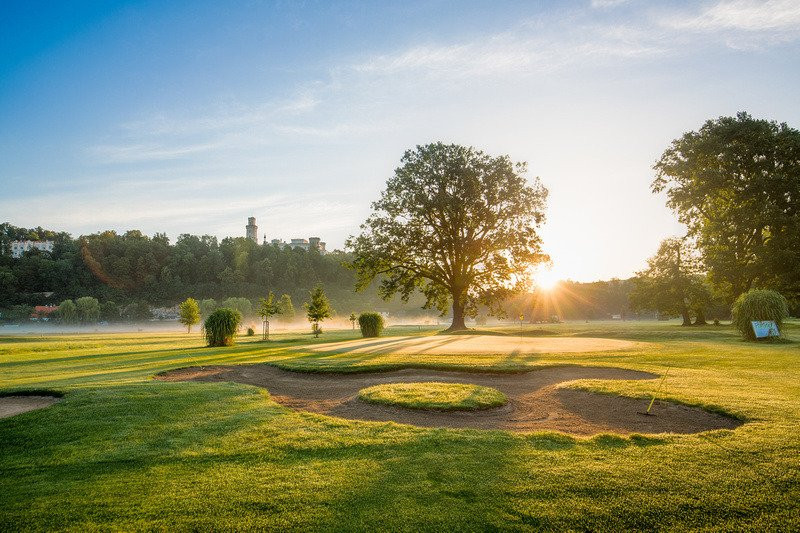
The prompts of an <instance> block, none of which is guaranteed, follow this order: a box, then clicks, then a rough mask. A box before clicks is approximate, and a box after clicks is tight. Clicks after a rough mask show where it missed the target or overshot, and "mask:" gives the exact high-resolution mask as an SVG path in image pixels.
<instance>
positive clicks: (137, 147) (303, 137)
mask: <svg viewBox="0 0 800 533" xmlns="http://www.w3.org/2000/svg"><path fill="white" fill-rule="evenodd" d="M0 10H2V12H1V13H0V15H2V16H0V189H1V190H2V195H0V219H2V221H9V222H11V223H12V224H15V225H18V226H35V225H41V226H45V227H51V228H54V229H63V230H66V231H69V232H71V233H73V234H74V235H79V234H85V233H93V232H97V231H101V230H105V229H115V230H117V231H125V230H127V229H131V228H135V229H141V230H142V231H144V232H146V233H149V234H153V233H155V232H157V231H163V232H166V233H167V234H168V235H170V236H171V237H172V238H175V237H176V236H177V235H178V234H180V233H195V234H204V233H208V234H213V235H217V236H219V237H224V236H226V235H243V234H244V225H245V224H246V218H247V216H251V215H252V216H256V217H257V219H258V224H259V227H260V233H261V234H264V233H266V234H267V236H268V238H274V237H279V238H283V239H288V238H291V237H296V236H303V237H306V236H309V235H319V236H321V237H322V238H323V240H327V241H328V243H329V246H332V247H341V246H342V244H343V242H344V240H345V238H346V237H347V236H348V235H350V234H353V233H356V232H357V231H358V225H359V224H360V223H361V222H362V221H363V219H364V218H365V217H366V216H367V214H368V213H369V202H370V201H372V200H374V199H375V198H376V197H377V196H378V194H379V192H380V190H381V188H382V186H383V184H384V183H385V180H386V178H388V177H389V176H390V175H391V174H392V171H393V169H394V168H395V166H396V165H397V163H398V161H399V159H400V156H401V155H402V153H403V151H404V150H405V149H407V148H410V147H413V146H414V145H416V144H422V143H427V142H431V141H438V140H442V141H445V142H457V143H462V144H469V145H474V146H476V147H478V148H481V149H483V150H485V151H488V152H490V153H495V154H508V155H510V156H511V157H512V158H513V159H515V160H523V161H527V162H528V164H529V169H530V170H529V175H531V176H539V177H540V179H541V180H542V182H543V183H544V184H545V186H547V187H548V188H549V189H550V193H551V195H550V205H549V209H548V222H547V225H546V226H545V228H544V229H543V236H544V239H545V249H546V251H547V252H549V253H550V254H551V255H552V257H553V260H554V273H555V274H557V275H558V276H559V277H569V278H572V279H577V280H593V279H598V278H600V279H602V278H609V277H612V276H619V277H625V276H628V275H631V274H632V273H633V272H634V271H635V270H637V269H639V268H641V267H642V266H643V265H644V262H645V260H646V258H647V257H648V256H649V255H651V254H652V253H653V252H654V251H655V250H656V248H657V246H658V242H659V240H660V239H661V238H663V237H665V236H671V235H678V234H680V233H681V231H682V229H681V227H680V226H679V225H678V224H677V223H676V222H675V219H674V216H673V215H672V214H671V213H670V212H669V211H668V210H667V209H666V208H665V207H664V199H663V197H659V196H656V195H653V194H651V193H650V190H649V184H650V182H651V180H652V178H653V174H652V170H651V166H652V164H653V162H654V161H655V159H656V158H657V157H658V156H659V154H660V153H661V152H662V151H663V150H664V149H665V148H666V147H667V145H668V144H669V142H670V141H671V140H672V139H673V138H675V137H677V136H679V135H680V134H681V133H682V132H684V131H687V130H690V129H696V128H698V127H699V126H700V125H701V124H702V122H703V121H704V120H706V119H708V118H714V117H717V116H720V115H732V114H734V113H736V112H737V111H740V110H746V111H749V112H750V113H751V114H753V115H755V116H757V117H762V118H769V119H775V120H778V121H781V122H788V123H789V124H790V125H792V126H794V127H799V126H800V105H798V104H800V97H798V90H797V89H798V87H800V2H798V1H797V0H768V1H760V2H759V1H754V0H704V1H696V2H670V1H657V2H656V1H653V2H648V1H645V0H628V1H625V0H593V1H592V0H583V1H565V2H497V1H495V2H465V1H458V2H455V1H430V2H414V1H406V2H395V3H390V2H338V3H326V2H299V1H280V2H256V1H252V2H236V3H234V2H198V1H195V2H171V3H168V2H77V1H75V2H52V3H47V2H19V3H17V4H14V3H11V2H8V1H6V2H3V3H2V6H1V7H0Z"/></svg>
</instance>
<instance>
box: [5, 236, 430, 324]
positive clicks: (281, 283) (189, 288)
mask: <svg viewBox="0 0 800 533" xmlns="http://www.w3.org/2000/svg"><path fill="white" fill-rule="evenodd" d="M32 233H35V234H37V235H40V236H43V238H48V239H52V240H53V241H54V250H53V252H52V253H40V252H38V251H34V252H30V253H28V254H25V256H23V257H22V258H20V259H13V258H11V257H10V255H2V254H0V310H7V309H9V308H10V307H11V306H12V305H14V304H28V305H44V304H48V303H50V304H57V303H58V302H60V301H63V300H66V299H72V300H73V301H74V300H75V299H76V298H79V297H82V296H92V297H94V298H97V299H98V300H99V301H100V302H106V301H113V302H116V303H117V305H118V306H119V308H120V310H121V315H122V318H123V319H125V320H134V319H135V320H143V319H146V318H149V317H145V316H144V313H138V317H137V318H129V316H130V315H131V313H126V312H125V311H126V307H127V306H129V305H130V304H132V303H135V302H144V303H145V304H147V305H151V306H154V307H171V306H173V305H175V304H177V303H178V302H180V301H183V300H184V299H185V298H186V297H187V296H188V295H192V296H193V297H194V298H196V299H197V300H198V303H199V304H200V314H201V316H202V317H203V319H205V318H208V316H209V315H210V314H211V312H213V310H214V309H216V307H217V306H218V303H219V302H222V301H223V300H225V299H226V298H228V297H230V296H236V297H240V298H246V299H247V300H249V301H250V302H252V303H255V302H257V301H258V299H259V298H261V297H262V296H264V293H265V291H267V290H271V291H273V292H274V293H275V294H276V296H277V295H282V296H281V298H280V306H281V320H284V321H287V322H289V321H292V320H293V319H294V318H295V313H296V310H295V306H293V305H291V304H292V301H294V302H298V301H300V302H301V301H303V299H304V298H305V297H306V295H307V294H308V292H309V291H310V290H311V289H312V288H314V286H315V285H317V284H318V283H323V284H324V285H325V287H326V289H327V292H328V296H329V298H331V301H332V302H334V304H335V306H337V307H339V306H342V308H347V309H369V308H374V307H375V306H376V305H381V306H382V307H383V308H386V309H387V310H389V311H390V312H392V313H393V314H398V313H400V312H402V311H403V310H404V308H405V307H404V304H403V303H402V302H401V301H400V300H399V298H398V299H396V300H394V301H392V302H387V303H383V302H381V299H380V297H379V296H378V295H377V293H376V291H374V290H369V291H365V292H361V293H356V292H355V290H354V285H355V279H356V278H355V274H354V273H353V272H352V271H351V270H349V269H348V268H346V267H345V266H343V263H345V262H348V261H350V260H351V259H352V256H351V255H349V254H345V253H342V252H339V251H332V252H329V253H327V254H324V255H323V254H320V253H319V252H318V251H316V250H301V249H293V248H291V247H289V246H280V245H273V244H256V243H254V242H253V241H250V240H248V239H245V238H238V237H236V238H225V239H222V240H220V241H218V240H217V238H215V237H211V236H207V235H205V236H195V235H181V236H179V237H178V239H177V241H176V242H175V243H174V244H171V243H170V242H169V241H168V239H167V238H166V237H165V236H164V235H162V234H156V235H154V236H152V237H150V236H147V235H143V234H142V233H141V232H140V231H135V230H132V231H128V232H125V233H121V234H118V233H116V232H114V231H105V232H101V233H96V234H93V235H87V236H83V237H80V238H77V239H72V238H71V237H70V236H69V235H68V234H66V233H60V234H57V233H54V232H50V231H47V230H43V229H42V228H35V229H25V228H17V227H15V226H11V225H10V224H0V245H2V246H6V247H8V246H10V245H9V243H10V242H11V241H12V240H15V239H21V238H27V237H26V236H27V235H29V234H32ZM50 292H52V293H53V295H52V296H49V297H48V296H45V294H46V293H50ZM418 303H419V304H420V305H421V301H420V302H417V301H415V302H414V304H418ZM131 310H132V309H131ZM139 310H140V311H141V308H140V309H139ZM243 311H247V309H244V310H243ZM413 312H414V313H415V314H416V315H418V314H419V313H418V311H417V310H414V311H413ZM4 314H5V313H4ZM101 314H102V313H101Z"/></svg>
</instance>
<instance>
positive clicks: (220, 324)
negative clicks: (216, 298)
mask: <svg viewBox="0 0 800 533" xmlns="http://www.w3.org/2000/svg"><path fill="white" fill-rule="evenodd" d="M241 323H242V315H241V314H240V313H239V311H236V310H234V309H228V308H227V307H221V308H219V309H217V310H216V311H214V312H213V313H211V315H210V316H209V317H208V318H207V319H206V321H205V324H204V326H203V327H204V330H205V334H206V340H207V341H208V345H209V346H233V344H234V343H233V336H234V335H236V332H237V331H239V325H240V324H241Z"/></svg>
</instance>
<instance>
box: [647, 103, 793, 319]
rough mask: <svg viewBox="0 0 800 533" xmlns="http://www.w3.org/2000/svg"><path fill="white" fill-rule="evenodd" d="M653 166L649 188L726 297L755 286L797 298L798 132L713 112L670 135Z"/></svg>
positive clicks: (741, 116) (734, 295) (761, 121)
mask: <svg viewBox="0 0 800 533" xmlns="http://www.w3.org/2000/svg"><path fill="white" fill-rule="evenodd" d="M654 169H655V170H656V178H655V180H654V181H653V183H652V189H653V191H654V192H662V191H664V192H666V194H667V205H668V206H669V207H670V208H672V209H673V210H674V211H675V212H676V213H677V215H678V218H679V220H680V221H681V222H683V223H684V224H686V225H687V227H688V228H689V233H690V235H691V236H692V237H694V238H696V240H697V244H698V247H699V249H700V252H701V254H702V257H703V260H704V263H705V264H706V266H707V268H708V271H709V276H710V279H711V281H712V282H713V283H714V284H715V285H716V286H717V287H718V289H719V290H721V291H722V292H723V293H724V294H725V295H726V297H727V300H728V303H730V302H732V301H733V300H734V299H735V298H736V297H737V296H738V295H740V294H742V293H744V292H746V291H747V290H749V289H750V288H751V287H756V286H757V287H765V288H774V289H778V290H781V291H782V292H784V293H786V294H789V295H791V296H792V297H793V298H795V299H797V298H798V297H800V131H798V130H796V129H793V128H790V127H789V126H787V125H786V124H778V123H776V122H771V121H767V120H757V119H754V118H752V117H751V116H750V115H749V114H747V113H743V112H742V113H738V114H737V115H736V116H735V117H720V118H718V119H716V120H709V121H707V122H706V123H705V124H704V125H703V126H702V127H701V128H700V129H699V131H691V132H688V133H686V134H684V135H683V136H682V137H680V138H679V139H676V140H674V141H673V142H672V144H671V146H670V147H669V148H668V149H667V150H666V151H665V152H664V153H663V155H662V156H661V158H660V159H659V160H658V161H657V162H656V164H655V166H654Z"/></svg>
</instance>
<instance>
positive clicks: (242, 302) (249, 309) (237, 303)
mask: <svg viewBox="0 0 800 533" xmlns="http://www.w3.org/2000/svg"><path fill="white" fill-rule="evenodd" d="M251 242H252V241H251ZM220 306H221V307H227V308H229V309H235V310H236V311H239V314H240V315H242V318H248V317H252V316H253V304H252V302H251V301H250V300H248V299H247V298H234V297H232V298H228V299H226V300H224V301H223V302H222V304H220Z"/></svg>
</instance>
